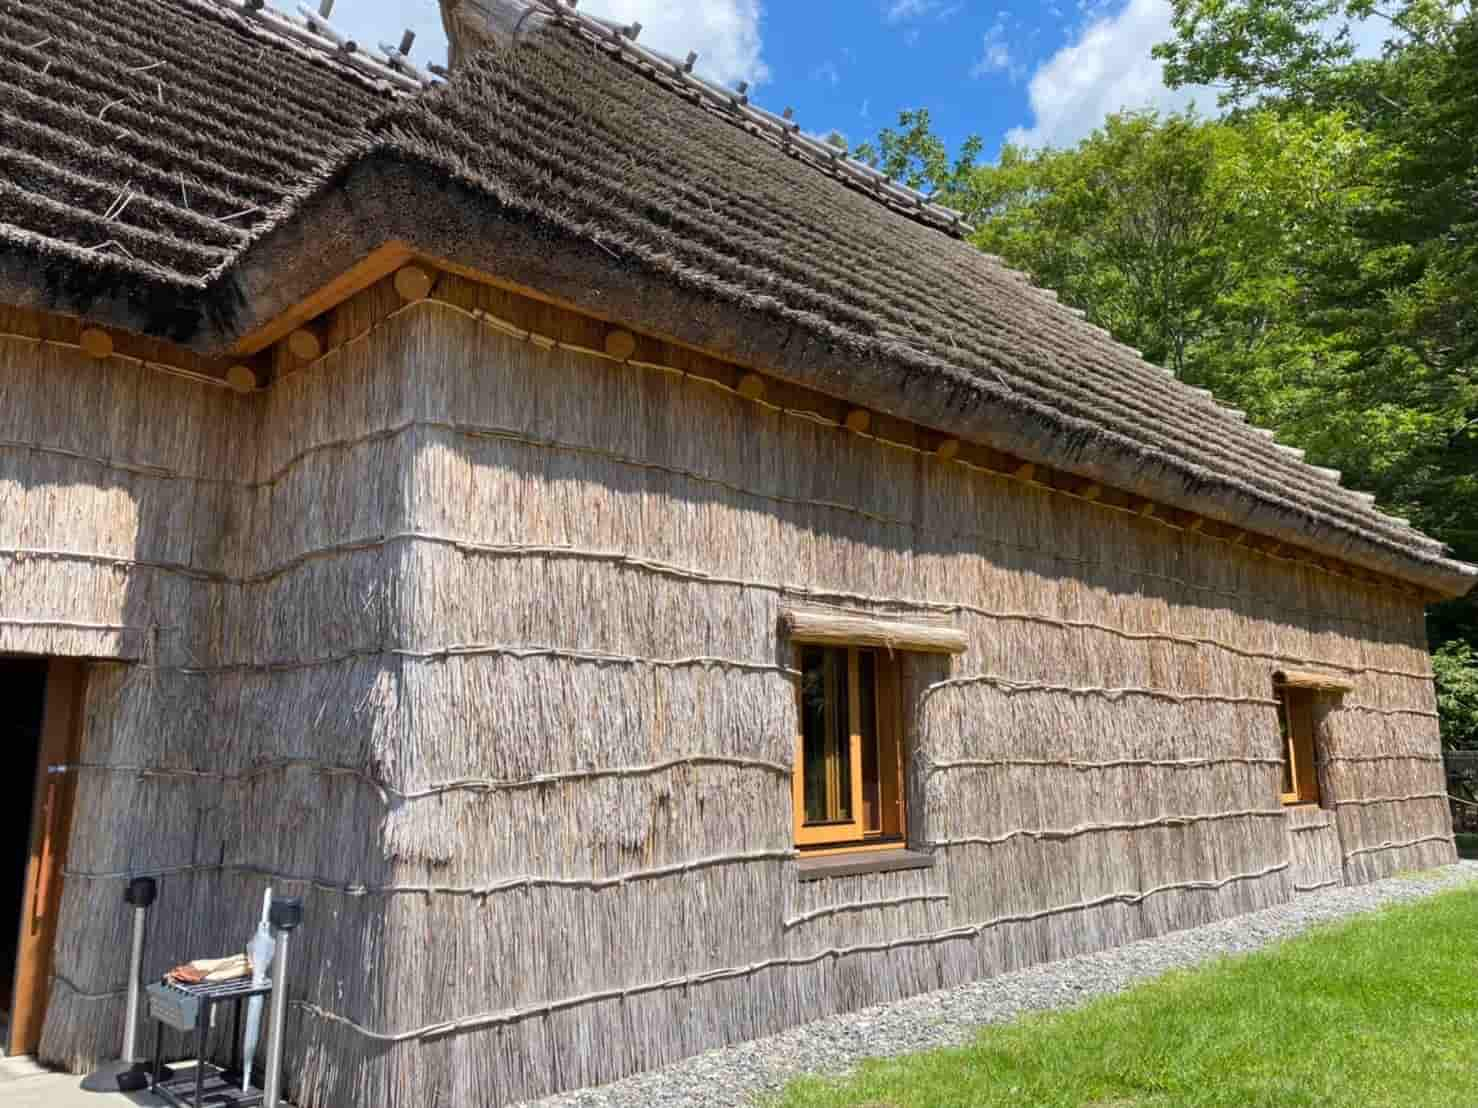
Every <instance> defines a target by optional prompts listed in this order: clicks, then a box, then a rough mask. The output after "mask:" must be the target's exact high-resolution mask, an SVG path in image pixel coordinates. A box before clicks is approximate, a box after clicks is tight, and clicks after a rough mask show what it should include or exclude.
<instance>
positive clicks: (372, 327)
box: [307, 296, 1399, 660]
mask: <svg viewBox="0 0 1478 1108" xmlns="http://www.w3.org/2000/svg"><path fill="white" fill-rule="evenodd" d="M423 306H435V307H436V308H439V309H442V310H445V311H449V312H453V313H455V314H458V315H461V316H463V317H464V318H467V319H470V320H473V321H474V322H477V323H479V324H481V325H483V326H485V327H487V328H489V329H490V330H493V331H495V332H497V333H499V334H501V335H503V336H505V337H508V338H513V339H516V340H518V341H524V342H530V343H532V344H533V345H535V346H537V347H539V348H540V349H543V350H546V351H553V350H568V351H572V352H574V353H576V354H580V355H583V356H587V357H591V358H597V359H602V360H606V361H611V362H615V363H617V364H621V365H631V366H636V367H638V368H641V369H648V370H653V371H656V372H660V373H663V374H666V375H669V376H675V377H680V378H683V379H686V380H690V381H693V382H696V383H698V384H701V385H705V386H708V387H711V388H714V389H717V390H720V391H722V392H725V393H728V394H732V395H735V396H741V395H742V394H741V393H740V390H738V389H736V388H732V387H730V386H729V385H727V384H725V383H724V382H722V381H716V380H714V379H712V378H709V377H705V376H703V375H701V374H694V373H690V372H689V371H687V370H682V369H677V368H674V367H672V366H665V365H661V364H658V363H654V362H645V361H641V360H638V359H635V358H628V359H619V358H616V357H614V356H613V355H611V354H610V353H609V352H607V351H605V350H601V349H595V348H592V347H586V346H582V345H579V344H576V343H568V342H563V341H561V340H559V339H557V338H554V337H552V336H548V335H541V334H539V333H537V332H534V331H530V330H527V329H525V328H523V327H520V326H519V325H518V324H516V323H514V322H512V321H510V320H504V319H501V318H499V317H498V316H496V315H494V314H492V313H490V312H487V311H485V310H483V309H480V308H464V307H463V306H461V305H460V304H455V303H452V302H451V301H448V300H443V299H440V298H437V297H435V296H428V297H425V298H424V299H420V300H416V301H412V302H411V303H408V304H405V305H402V306H401V307H400V308H397V309H395V310H394V311H392V312H390V313H388V314H387V315H385V316H384V317H382V318H381V319H379V320H377V321H375V322H374V323H371V324H369V325H368V326H367V327H365V329H364V330H363V331H361V332H360V333H359V334H357V335H355V336H353V337H351V338H349V339H346V340H345V341H344V342H343V343H342V344H341V345H339V346H336V347H334V348H333V349H331V350H327V351H325V352H324V353H323V354H321V355H320V356H319V357H318V358H316V359H314V360H312V361H311V362H309V363H307V365H309V366H312V365H317V364H318V363H320V362H321V361H323V360H324V359H326V358H329V357H331V356H334V355H336V354H338V353H339V352H341V351H343V350H344V349H345V348H347V347H348V346H351V345H353V344H356V343H358V342H360V341H364V340H366V339H368V338H369V337H370V336H371V335H372V334H374V333H375V332H376V331H377V330H378V329H379V328H381V327H383V326H385V325H387V324H388V323H390V322H391V321H392V320H394V319H396V318H397V317H399V316H400V315H401V314H402V313H404V312H408V311H412V310H414V309H418V308H421V307H423ZM743 399H745V400H746V401H747V402H749V403H752V404H756V405H758V406H760V407H763V408H766V409H769V410H771V411H774V412H776V413H778V414H781V415H785V416H787V417H794V418H800V419H804V420H806V421H807V422H811V423H821V424H824V425H826V426H829V427H841V426H843V424H842V423H839V422H838V421H836V420H832V419H828V418H826V417H823V416H820V415H819V414H818V413H816V412H813V411H806V410H803V409H791V408H787V407H783V406H780V405H775V404H771V403H770V402H768V401H766V400H764V399H763V398H762V397H750V396H744V397H743ZM852 433H854V434H858V435H859V436H861V437H863V438H868V439H871V440H873V441H875V442H877V443H879V444H880V445H883V446H887V447H891V448H893V449H896V450H901V451H904V452H907V453H911V454H916V455H928V454H930V453H931V452H930V451H927V450H922V449H920V448H919V447H916V446H913V445H912V444H909V443H902V442H897V441H896V440H891V439H886V438H882V437H879V436H875V435H871V434H868V433H866V432H852ZM618 457H619V456H618ZM640 464H649V463H640ZM954 464H958V465H961V466H963V467H965V468H967V469H971V470H974V471H977V472H981V473H985V474H988V475H990V476H992V477H994V478H998V479H1003V480H1004V479H1005V478H1004V476H1003V475H1002V474H1000V473H997V472H995V471H994V470H989V469H985V468H983V467H980V466H976V465H972V464H971V463H969V462H967V461H964V460H963V459H957V460H956V461H955V463H954ZM738 491H745V492H748V491H749V490H743V489H740V490H738ZM752 495H756V496H765V495H767V494H764V493H757V492H756V493H752ZM835 506H836V507H838V508H841V509H843V510H849V511H855V512H859V513H860V512H862V509H858V508H855V507H853V506H845V505H835ZM898 522H899V524H900V525H901V526H909V527H912V526H913V524H912V523H911V521H906V520H899V521H898ZM1159 522H1160V523H1161V524H1162V525H1164V526H1169V524H1168V523H1166V522H1165V521H1163V520H1160V521H1159ZM972 537H974V538H976V539H977V540H978V541H983V542H999V543H1003V544H1006V545H1010V544H1009V542H1008V541H1007V540H1002V539H997V538H995V537H993V536H984V535H981V536H972ZM1037 553H1039V554H1041V555H1042V556H1044V557H1058V556H1059V555H1058V554H1057V552H1053V551H1047V550H1037ZM1266 556H1268V557H1271V556H1272V555H1266ZM1064 560H1067V561H1069V562H1071V561H1073V559H1064ZM1077 561H1078V562H1079V563H1080V564H1083V565H1090V564H1091V565H1102V564H1103V563H1099V562H1092V561H1089V560H1086V559H1079V560H1077ZM1112 568H1113V569H1114V570H1115V571H1116V572H1123V573H1127V574H1130V575H1133V576H1139V577H1144V578H1147V579H1155V580H1163V581H1165V582H1167V583H1176V584H1180V585H1182V586H1183V587H1185V588H1191V589H1197V590H1201V591H1208V592H1213V593H1218V594H1220V595H1223V596H1225V597H1228V598H1234V599H1247V598H1248V597H1244V596H1242V595H1240V594H1238V593H1236V592H1234V591H1232V590H1225V589H1214V588H1212V587H1210V586H1204V585H1198V584H1195V583H1193V582H1189V581H1183V580H1181V579H1179V578H1176V577H1173V576H1170V575H1161V574H1152V573H1148V572H1146V571H1138V570H1132V569H1125V568H1123V567H1120V566H1117V565H1115V566H1113V567H1112ZM1310 568H1312V569H1314V570H1315V571H1316V572H1322V573H1328V572H1329V571H1328V570H1327V569H1326V568H1324V567H1322V566H1311V567H1310ZM1366 584H1373V587H1376V588H1381V589H1385V590H1388V591H1399V590H1393V589H1392V587H1391V586H1390V585H1387V584H1385V583H1384V582H1381V583H1378V584H1374V583H1369V582H1367V583H1366ZM1264 600H1265V602H1266V603H1268V604H1270V605H1273V606H1276V607H1278V609H1279V610H1280V611H1284V612H1297V613H1300V614H1309V615H1313V614H1319V613H1315V612H1313V611H1306V610H1304V609H1301V608H1297V607H1289V606H1288V605H1287V604H1286V603H1284V602H1282V601H1279V600H1277V599H1276V598H1272V597H1268V598H1264ZM1372 626H1374V625H1373V624H1372ZM1295 660H1297V659H1295Z"/></svg>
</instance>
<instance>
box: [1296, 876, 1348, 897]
mask: <svg viewBox="0 0 1478 1108" xmlns="http://www.w3.org/2000/svg"><path fill="white" fill-rule="evenodd" d="M1343 884H1344V879H1343V878H1334V879H1332V880H1329V881H1316V882H1314V883H1313V884H1312V885H1299V884H1296V883H1295V884H1294V886H1293V891H1294V892H1296V893H1312V892H1317V891H1318V890H1319V889H1329V888H1333V887H1334V886H1336V885H1343Z"/></svg>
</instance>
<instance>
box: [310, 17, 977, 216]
mask: <svg viewBox="0 0 1478 1108" xmlns="http://www.w3.org/2000/svg"><path fill="white" fill-rule="evenodd" d="M330 2H331V0H330ZM523 2H525V3H527V4H528V5H529V6H530V8H531V9H538V10H539V11H541V12H543V13H544V14H545V15H547V16H549V17H550V18H552V19H553V20H554V21H555V22H557V23H558V24H560V25H561V26H564V27H566V28H569V29H571V30H574V31H576V32H578V33H580V34H582V35H584V36H585V37H586V38H587V39H589V40H590V41H591V42H593V43H594V44H596V45H597V46H599V47H601V48H602V49H604V50H605V51H606V52H607V53H609V54H611V55H612V56H613V57H615V58H617V59H618V60H620V61H622V62H625V63H627V64H629V65H631V66H633V68H636V69H637V70H639V71H640V72H642V73H644V74H645V75H646V76H648V77H651V78H653V79H654V80H656V81H657V82H658V83H659V84H662V85H664V86H666V87H668V88H670V89H672V90H673V91H674V92H677V93H678V94H679V95H684V98H685V99H690V100H691V99H694V98H695V96H696V98H697V100H698V101H699V102H700V103H703V104H704V105H705V106H707V107H710V108H712V109H716V114H718V115H720V116H722V117H724V118H727V119H728V120H729V122H731V123H733V124H734V125H735V126H736V127H740V128H742V129H744V130H746V131H749V132H750V133H751V134H753V135H755V136H756V137H759V138H763V139H765V140H766V141H769V142H771V143H773V144H774V145H777V146H779V147H781V149H783V150H785V151H786V152H787V153H789V154H791V155H792V156H793V157H796V158H797V159H798V160H800V161H804V162H807V163H808V164H810V165H812V166H814V167H815V168H816V169H818V170H819V171H821V172H823V173H825V174H827V175H828V176H831V177H835V178H837V179H838V180H840V181H842V182H843V183H844V184H847V185H849V186H851V187H852V188H854V189H856V190H857V191H859V192H862V193H865V194H866V195H868V196H870V197H872V198H873V199H875V200H877V201H879V202H880V203H882V204H884V205H885V206H886V207H889V208H891V209H893V210H894V211H897V212H900V213H901V214H903V215H906V216H908V217H909V218H911V219H913V220H914V221H915V222H919V223H923V224H926V225H928V226H931V227H934V228H936V229H938V230H941V231H944V232H946V233H948V234H951V235H953V236H955V237H958V238H964V237H966V236H967V235H970V234H972V233H973V232H974V230H975V228H974V226H972V225H971V224H969V223H967V222H966V221H965V218H964V215H963V214H962V213H960V212H957V211H955V210H954V209H953V208H948V207H945V206H944V205H943V204H940V203H938V202H937V201H936V200H934V199H933V198H932V197H931V196H929V195H928V194H926V193H923V192H920V191H919V190H918V189H914V188H910V187H909V186H907V185H904V184H900V183H899V182H897V181H894V180H893V179H892V178H890V177H889V176H888V175H887V174H886V173H884V172H882V171H881V170H878V169H874V168H873V167H872V166H870V165H868V164H866V163H865V162H861V161H858V160H857V159H856V158H853V157H852V156H851V155H850V154H848V153H847V151H845V150H843V149H841V148H840V147H834V146H831V145H829V144H827V143H824V142H821V141H819V140H818V139H814V138H812V137H811V136H810V135H807V134H805V133H804V132H803V131H802V130H801V127H800V124H799V123H797V122H796V121H795V119H794V118H793V114H792V111H791V109H789V108H787V109H786V110H785V113H784V114H783V115H776V114H775V113H774V112H770V111H766V110H765V109H764V108H761V107H758V106H757V105H754V104H751V103H750V102H749V83H748V82H747V81H740V82H739V83H738V85H737V87H736V88H735V89H732V90H731V89H727V88H724V87H723V86H722V85H718V84H715V83H713V82H712V81H709V80H708V79H707V78H705V77H700V76H699V75H698V74H696V73H694V72H693V65H694V63H695V62H696V61H697V58H698V55H697V54H696V53H689V54H688V56H687V58H685V59H683V60H682V61H679V60H678V59H676V58H673V57H670V56H669V55H667V54H664V53H662V52H661V51H658V50H652V49H650V48H648V47H645V46H642V45H640V44H639V43H638V42H637V36H638V35H640V34H641V30H642V26H641V24H640V23H630V24H623V23H620V22H619V21H616V20H611V19H604V18H601V17H600V16H595V15H590V14H587V13H586V12H582V11H580V10H579V7H578V4H579V0H523Z"/></svg>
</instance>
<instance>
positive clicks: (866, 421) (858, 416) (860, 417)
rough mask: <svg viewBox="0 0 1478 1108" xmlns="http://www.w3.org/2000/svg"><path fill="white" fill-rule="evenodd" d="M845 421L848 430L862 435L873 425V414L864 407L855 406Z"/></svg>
mask: <svg viewBox="0 0 1478 1108" xmlns="http://www.w3.org/2000/svg"><path fill="white" fill-rule="evenodd" d="M845 423H846V425H847V430H848V431H851V432H852V433H853V434H854V435H860V434H862V432H864V431H866V430H867V429H868V427H870V426H871V425H872V415H871V414H870V413H869V412H867V411H865V410H864V409H862V408H853V409H852V410H851V411H850V412H848V413H847V418H846V420H845Z"/></svg>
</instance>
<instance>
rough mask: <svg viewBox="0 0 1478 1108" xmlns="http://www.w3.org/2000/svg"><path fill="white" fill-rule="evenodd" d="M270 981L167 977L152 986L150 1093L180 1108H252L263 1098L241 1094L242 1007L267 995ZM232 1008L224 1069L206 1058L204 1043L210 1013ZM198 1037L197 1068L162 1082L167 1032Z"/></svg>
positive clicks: (252, 1092)
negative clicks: (227, 1062) (188, 981)
mask: <svg viewBox="0 0 1478 1108" xmlns="http://www.w3.org/2000/svg"><path fill="white" fill-rule="evenodd" d="M271 991H272V982H271V981H267V982H264V983H263V984H261V985H253V984H252V981H251V978H250V977H244V978H239V979H237V980H235V981H219V982H215V983H209V982H203V983H201V984H199V985H184V984H180V983H178V982H175V981H171V980H169V979H168V978H165V979H164V980H163V981H161V982H159V983H158V984H155V985H150V986H149V988H148V994H149V1015H150V1016H151V1017H152V1018H153V1019H154V1020H155V1021H156V1025H157V1027H158V1033H157V1034H156V1035H155V1038H154V1069H153V1080H152V1082H151V1083H150V1086H149V1087H150V1089H151V1090H152V1091H153V1092H155V1093H157V1094H158V1095H159V1096H161V1097H163V1098H164V1099H165V1100H166V1101H168V1102H169V1103H170V1104H173V1105H176V1108H252V1106H253V1105H259V1104H261V1103H262V1100H263V1096H264V1094H263V1092H262V1090H261V1089H251V1090H250V1091H249V1092H245V1093H243V1092H242V1091H241V1088H242V1085H243V1081H242V1075H241V1005H242V1002H243V1001H246V1000H250V999H251V998H252V997H254V996H263V997H264V996H266V995H267V994H268V993H270V992H271ZM227 1003H230V1004H234V1006H235V1009H236V1011H235V1023H234V1027H233V1030H232V1033H231V1064H230V1066H229V1067H227V1068H225V1069H222V1068H221V1067H220V1066H217V1065H215V1064H214V1063H212V1062H209V1061H207V1060H206V1056H205V1055H206V1051H205V1040H206V1036H207V1034H208V1032H209V1031H210V1027H211V1013H212V1011H213V1010H214V1009H215V1007H216V1005H218V1004H227ZM166 1027H172V1028H174V1029H175V1030H176V1031H184V1032H186V1033H189V1032H194V1034H195V1066H194V1068H193V1070H191V1069H185V1070H184V1072H177V1073H176V1075H175V1076H173V1077H171V1078H169V1079H167V1080H165V1079H162V1072H161V1071H162V1070H163V1068H164V1029H165V1028H166Z"/></svg>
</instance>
